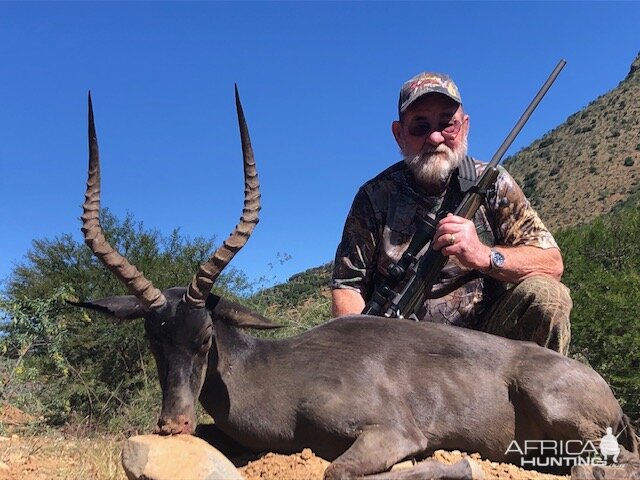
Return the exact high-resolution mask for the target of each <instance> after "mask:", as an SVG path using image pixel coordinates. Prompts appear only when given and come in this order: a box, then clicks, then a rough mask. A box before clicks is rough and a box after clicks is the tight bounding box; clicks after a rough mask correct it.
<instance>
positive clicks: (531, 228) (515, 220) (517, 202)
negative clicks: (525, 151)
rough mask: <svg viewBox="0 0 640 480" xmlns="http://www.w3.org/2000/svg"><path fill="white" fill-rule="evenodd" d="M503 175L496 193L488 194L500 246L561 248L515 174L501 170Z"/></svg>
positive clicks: (488, 204)
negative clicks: (514, 176) (520, 185)
mask: <svg viewBox="0 0 640 480" xmlns="http://www.w3.org/2000/svg"><path fill="white" fill-rule="evenodd" d="M498 168H499V171H500V174H499V176H498V179H497V181H496V186H495V190H493V191H490V192H489V194H488V195H487V206H488V213H489V221H490V222H491V224H492V227H493V231H494V233H495V235H496V237H497V238H496V240H497V242H496V243H497V244H499V245H508V246H517V245H530V246H534V247H539V248H558V244H557V243H556V241H555V239H554V238H553V235H551V232H550V231H549V230H548V229H547V227H545V225H544V223H542V220H540V217H539V216H538V214H537V213H536V211H535V210H534V209H533V207H532V206H531V203H530V202H529V200H528V199H527V197H525V195H524V192H523V191H522V189H521V188H520V187H519V186H518V184H517V183H516V181H515V180H514V179H513V177H512V176H511V175H509V173H508V172H507V171H506V170H505V169H504V168H503V167H498Z"/></svg>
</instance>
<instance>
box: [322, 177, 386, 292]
mask: <svg viewBox="0 0 640 480" xmlns="http://www.w3.org/2000/svg"><path fill="white" fill-rule="evenodd" d="M378 230H379V226H378V222H377V221H376V216H375V214H374V210H373V206H372V205H371V201H370V200H369V197H368V196H367V194H366V192H365V191H364V189H362V188H361V189H360V190H359V191H358V193H357V194H356V196H355V198H354V200H353V204H352V205H351V210H350V211H349V214H348V215H347V219H346V221H345V225H344V230H343V232H342V240H341V241H340V244H339V245H338V248H337V251H336V257H335V263H334V267H333V275H332V280H331V288H348V289H352V290H356V291H358V292H360V294H362V295H363V296H364V297H365V298H366V295H367V293H368V291H369V290H370V289H371V288H372V286H371V285H372V277H373V273H374V271H375V268H376V249H377V241H376V238H378Z"/></svg>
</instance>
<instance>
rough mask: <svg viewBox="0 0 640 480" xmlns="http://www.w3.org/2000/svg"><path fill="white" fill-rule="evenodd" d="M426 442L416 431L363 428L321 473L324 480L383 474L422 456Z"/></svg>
mask: <svg viewBox="0 0 640 480" xmlns="http://www.w3.org/2000/svg"><path fill="white" fill-rule="evenodd" d="M426 448H427V438H426V437H425V436H424V435H423V434H422V432H420V430H418V429H417V428H416V427H413V428H409V429H408V428H400V427H397V426H395V427H388V426H384V425H375V426H369V427H366V428H365V429H364V430H363V431H362V433H361V434H360V436H358V438H357V439H356V441H355V442H353V444H352V445H351V447H349V449H348V450H347V451H346V452H344V453H343V454H342V455H340V456H339V457H338V458H336V459H335V460H334V461H333V462H332V463H331V465H329V467H327V469H326V470H325V473H324V478H325V480H344V479H350V478H357V477H361V476H364V475H367V474H372V473H378V472H384V471H385V470H388V469H389V468H391V466H392V465H394V464H395V463H397V462H398V461H400V460H402V459H403V458H406V457H409V456H412V455H417V454H419V453H422V452H424V451H425V449H426Z"/></svg>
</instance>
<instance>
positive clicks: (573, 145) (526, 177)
mask: <svg viewBox="0 0 640 480" xmlns="http://www.w3.org/2000/svg"><path fill="white" fill-rule="evenodd" d="M504 165H505V167H506V168H507V169H508V170H509V172H510V173H511V174H512V175H513V176H514V177H515V178H516V180H517V181H518V182H519V184H520V185H521V186H522V187H523V189H524V191H525V193H526V194H527V196H528V197H529V198H530V199H531V201H532V203H534V205H535V206H536V209H537V210H538V212H539V213H540V216H541V217H542V218H543V219H544V222H545V223H546V224H547V226H548V227H549V228H551V229H552V230H555V229H557V228H559V227H564V226H570V225H576V224H581V223H584V222H586V221H588V220H590V219H592V218H594V217H597V216H599V215H602V214H604V213H607V212H609V211H611V209H612V208H614V207H615V206H616V205H618V204H620V203H621V202H623V201H625V200H627V199H628V198H629V197H630V196H632V195H633V194H634V193H636V192H639V191H640V187H639V186H638V184H639V181H640V54H639V55H638V56H637V57H636V59H635V60H634V62H633V63H632V65H631V69H630V71H629V74H628V75H627V77H626V78H625V79H624V80H623V81H621V82H620V84H619V85H618V86H617V87H616V88H614V89H613V90H611V91H610V92H608V93H606V94H604V95H602V96H600V97H598V98H597V99H595V100H594V101H592V102H591V103H590V104H589V105H588V106H587V107H586V108H584V109H582V110H580V111H579V112H576V113H574V114H573V115H571V116H570V117H569V118H567V120H566V121H565V122H564V123H563V124H561V125H559V126H558V127H556V128H555V129H553V130H552V131H550V132H548V133H547V134H546V135H544V136H543V137H542V138H541V139H538V140H536V141H535V142H533V143H532V144H531V145H529V146H528V147H526V148H524V149H523V150H521V151H520V152H518V153H517V154H516V155H514V156H512V157H509V158H507V159H506V160H505V162H504Z"/></svg>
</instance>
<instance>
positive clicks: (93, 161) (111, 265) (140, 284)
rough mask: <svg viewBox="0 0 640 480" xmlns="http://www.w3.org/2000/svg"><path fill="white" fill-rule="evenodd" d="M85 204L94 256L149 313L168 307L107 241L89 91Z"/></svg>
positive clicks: (84, 219) (85, 231)
mask: <svg viewBox="0 0 640 480" xmlns="http://www.w3.org/2000/svg"><path fill="white" fill-rule="evenodd" d="M84 198H85V200H84V204H83V205H82V210H83V214H82V217H81V218H82V233H83V234H84V241H85V243H86V244H87V245H88V246H89V248H90V249H91V251H92V252H93V254H94V255H95V256H96V257H97V258H98V259H99V260H100V261H101V262H102V264H103V265H104V266H105V267H107V268H108V269H109V270H110V271H111V272H112V273H113V274H114V275H115V276H116V277H117V278H118V280H120V281H121V282H122V283H124V284H125V285H126V287H127V289H128V290H129V293H130V294H131V295H135V296H136V297H137V298H138V300H140V302H141V303H142V308H144V310H145V311H147V312H148V311H150V310H153V309H156V308H159V307H161V306H162V305H164V304H165V303H166V302H167V300H166V298H165V297H164V295H163V294H162V292H161V291H160V290H158V289H157V288H155V287H154V286H153V284H152V283H151V282H150V281H149V280H147V279H146V278H145V276H144V274H143V273H142V272H140V271H139V270H138V269H137V268H136V267H135V266H134V265H132V264H131V263H129V262H128V261H127V259H126V258H125V257H123V256H122V255H120V254H119V253H118V252H117V251H116V250H115V249H114V248H113V247H112V246H111V245H109V242H107V239H106V238H105V237H104V233H103V232H102V226H101V225H100V154H99V152H98V138H97V136H96V127H95V125H94V122H93V105H92V104H91V92H89V175H88V178H87V191H86V193H85V195H84Z"/></svg>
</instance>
